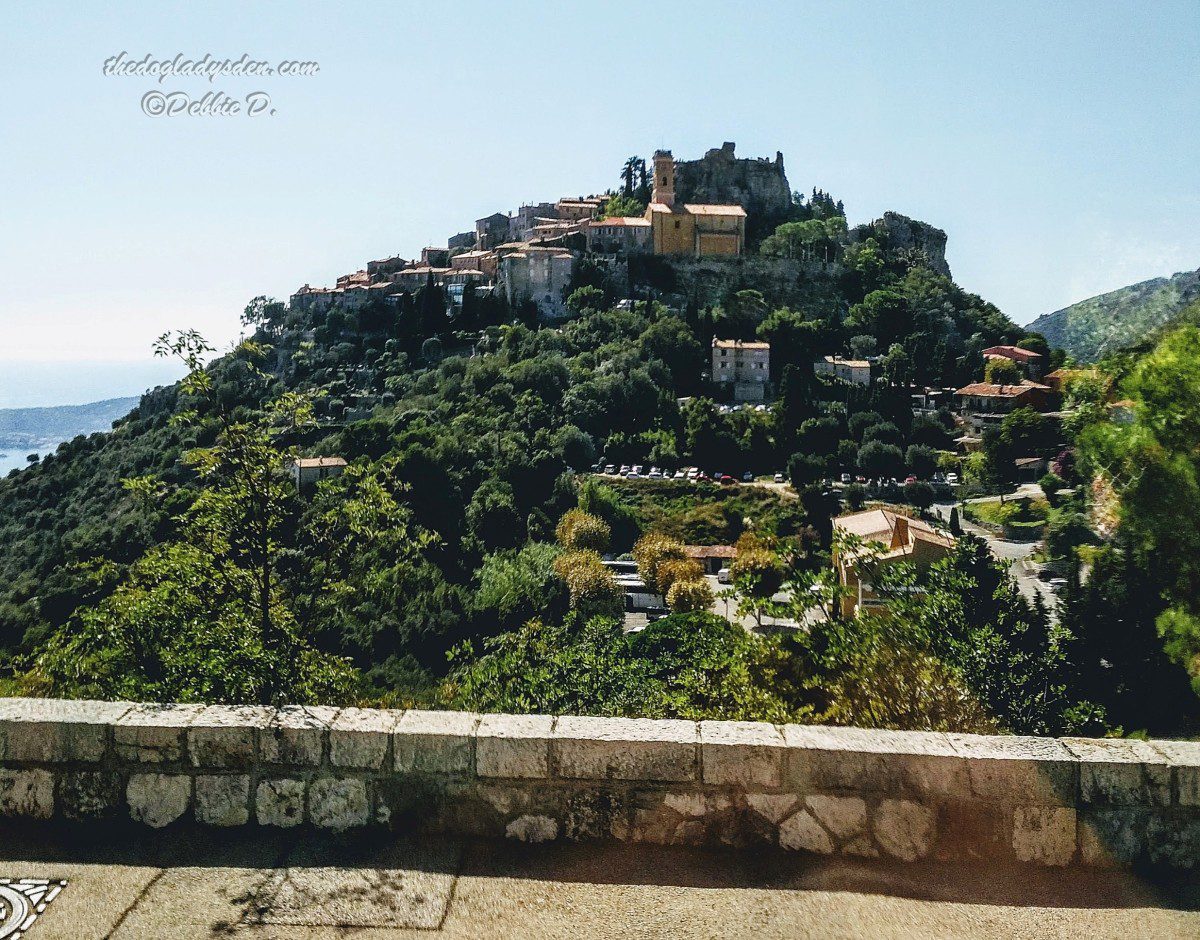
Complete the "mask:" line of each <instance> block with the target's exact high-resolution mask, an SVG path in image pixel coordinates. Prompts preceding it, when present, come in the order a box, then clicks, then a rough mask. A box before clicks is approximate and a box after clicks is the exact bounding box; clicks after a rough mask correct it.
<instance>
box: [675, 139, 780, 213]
mask: <svg viewBox="0 0 1200 940" xmlns="http://www.w3.org/2000/svg"><path fill="white" fill-rule="evenodd" d="M675 201H676V202H677V203H687V202H700V203H715V204H718V205H732V204H734V203H736V204H737V205H739V206H741V207H742V208H743V209H745V210H746V213H747V214H748V215H749V216H750V217H751V219H755V218H764V217H766V218H769V217H772V216H778V215H782V214H783V213H786V212H787V211H788V209H789V208H790V207H791V204H792V188H791V186H789V185H788V179H787V175H786V174H785V173H784V171H783V154H782V153H776V154H775V159H774V160H769V159H767V158H766V157H758V158H753V159H740V158H738V157H737V156H735V154H734V144H733V143H731V142H726V143H725V144H724V145H723V146H721V147H714V148H713V149H712V150H710V151H708V153H706V154H705V155H704V156H703V157H701V158H700V159H699V160H677V161H676V162H675Z"/></svg>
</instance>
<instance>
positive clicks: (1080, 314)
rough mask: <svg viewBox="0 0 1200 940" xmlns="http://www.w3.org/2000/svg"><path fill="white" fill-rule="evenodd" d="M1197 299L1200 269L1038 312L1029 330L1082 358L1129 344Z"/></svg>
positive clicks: (1091, 359) (1090, 359) (1090, 358)
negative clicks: (1067, 305) (1041, 313)
mask: <svg viewBox="0 0 1200 940" xmlns="http://www.w3.org/2000/svg"><path fill="white" fill-rule="evenodd" d="M1196 300H1200V270H1196V271H1183V272H1181V273H1179V274H1176V275H1175V276H1174V277H1169V278H1168V277H1156V278H1153V279H1151V280H1149V281H1142V282H1141V283H1140V284H1131V285H1130V286H1129V287H1122V288H1121V289H1120V290H1114V291H1109V292H1108V293H1107V294H1100V295H1099V296H1098V297H1089V298H1088V299H1087V300H1081V301H1080V302H1079V303H1077V304H1071V306H1069V307H1064V308H1063V309H1062V310H1055V311H1054V312H1053V313H1047V314H1043V315H1042V316H1040V317H1038V318H1037V319H1036V320H1034V321H1033V322H1032V323H1031V324H1029V329H1030V330H1033V331H1034V332H1037V333H1041V334H1043V335H1044V336H1045V337H1046V339H1047V340H1048V341H1049V342H1050V345H1051V346H1061V347H1062V348H1063V349H1065V350H1067V352H1069V353H1070V354H1071V355H1072V356H1074V357H1075V358H1076V359H1078V360H1080V361H1082V362H1094V361H1096V360H1097V359H1100V358H1102V357H1103V356H1104V355H1106V354H1107V353H1111V352H1116V351H1117V350H1118V349H1121V348H1123V347H1125V346H1129V345H1131V344H1133V343H1136V342H1138V341H1140V340H1142V339H1145V338H1146V337H1147V336H1148V335H1149V334H1150V333H1152V332H1154V331H1155V330H1157V329H1159V328H1160V327H1162V326H1163V325H1164V324H1166V323H1168V322H1170V321H1171V320H1172V319H1174V317H1175V316H1176V315H1177V314H1179V312H1180V311H1182V310H1183V308H1184V307H1186V306H1188V305H1189V304H1191V303H1193V302H1194V301H1196Z"/></svg>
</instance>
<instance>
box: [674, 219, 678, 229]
mask: <svg viewBox="0 0 1200 940" xmlns="http://www.w3.org/2000/svg"><path fill="white" fill-rule="evenodd" d="M675 227H676V228H679V220H678V219H676V220H675Z"/></svg>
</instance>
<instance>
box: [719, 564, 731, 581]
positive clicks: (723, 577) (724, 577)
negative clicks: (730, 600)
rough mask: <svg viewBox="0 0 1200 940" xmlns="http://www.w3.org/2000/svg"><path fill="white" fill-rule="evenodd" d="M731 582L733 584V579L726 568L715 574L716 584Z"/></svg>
mask: <svg viewBox="0 0 1200 940" xmlns="http://www.w3.org/2000/svg"><path fill="white" fill-rule="evenodd" d="M732 582H733V577H732V576H731V575H730V574H729V569H728V568H722V569H721V570H720V571H718V572H717V583H718V584H731V583H732Z"/></svg>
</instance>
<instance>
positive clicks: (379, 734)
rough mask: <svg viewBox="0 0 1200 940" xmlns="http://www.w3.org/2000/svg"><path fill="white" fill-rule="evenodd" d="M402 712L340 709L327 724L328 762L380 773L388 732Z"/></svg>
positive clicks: (377, 709)
mask: <svg viewBox="0 0 1200 940" xmlns="http://www.w3.org/2000/svg"><path fill="white" fill-rule="evenodd" d="M402 715H403V712H399V711H391V710H388V709H382V708H343V709H342V710H341V711H340V712H338V714H337V717H336V718H334V719H333V722H332V723H331V724H330V725H329V761H330V763H332V764H333V766H335V767H357V768H361V769H363V770H380V769H382V768H383V766H384V762H385V761H386V760H387V757H388V745H390V744H391V740H392V732H393V731H395V730H396V725H397V723H398V722H399V721H400V717H401V716H402Z"/></svg>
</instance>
